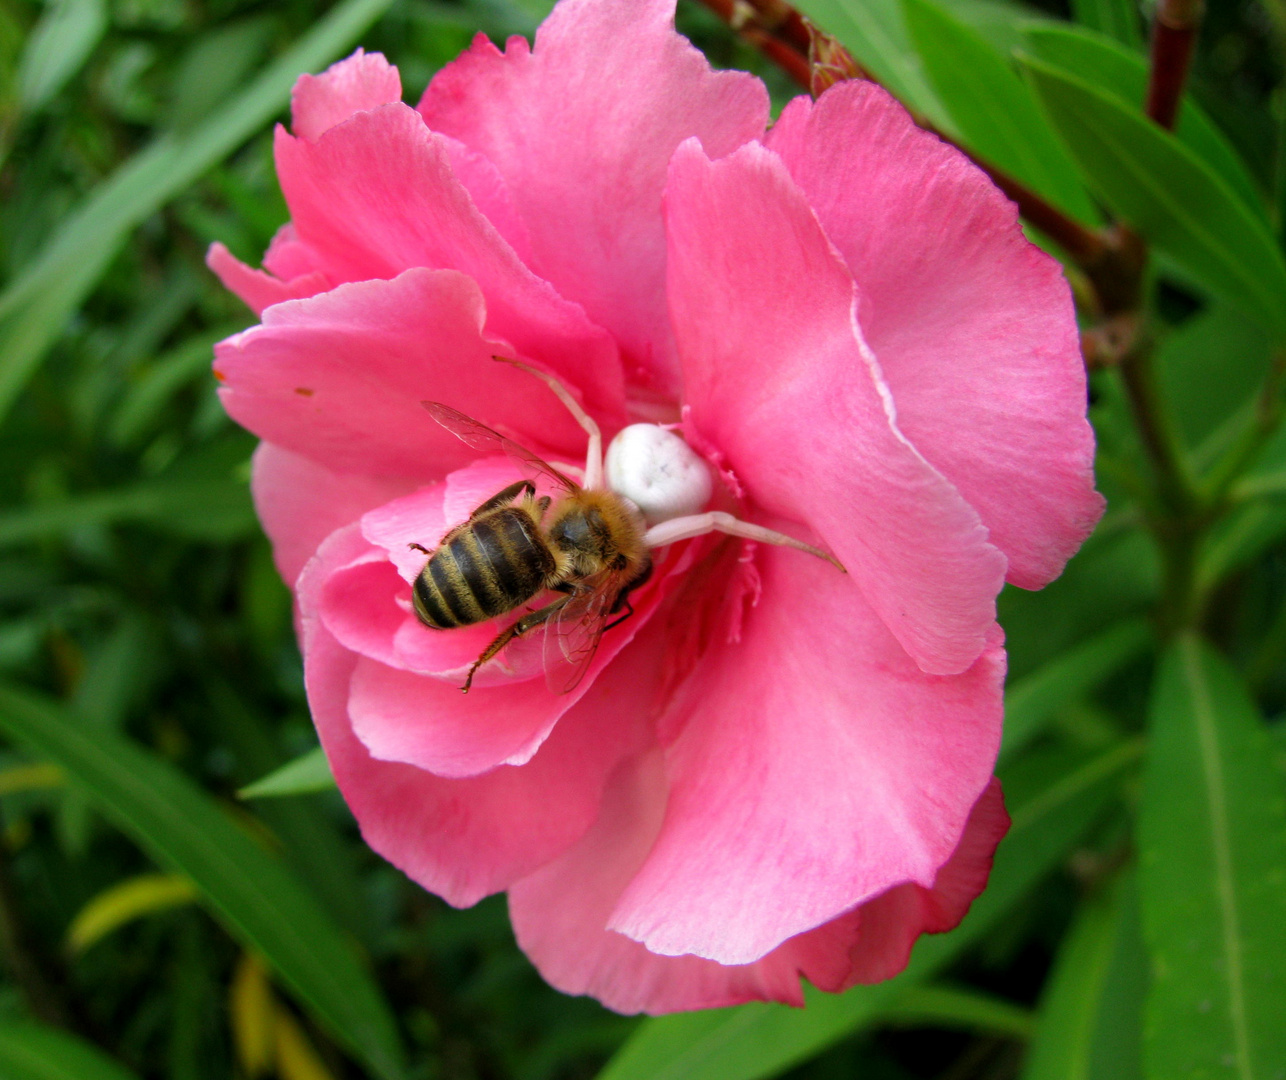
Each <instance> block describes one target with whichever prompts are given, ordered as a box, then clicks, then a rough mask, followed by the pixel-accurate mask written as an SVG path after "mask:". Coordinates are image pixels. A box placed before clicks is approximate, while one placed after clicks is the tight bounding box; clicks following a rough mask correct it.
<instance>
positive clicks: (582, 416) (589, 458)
mask: <svg viewBox="0 0 1286 1080" xmlns="http://www.w3.org/2000/svg"><path fill="white" fill-rule="evenodd" d="M496 359H497V360H505V361H506V362H507V363H510V364H513V365H514V366H515V367H518V368H522V369H523V370H524V371H527V372H530V373H531V374H532V375H535V376H536V378H538V379H540V380H541V381H542V382H543V383H545V385H547V386H548V387H549V388H550V389H551V390H552V391H553V392H554V393H555V394H556V395H557V396H558V400H559V401H561V402H562V403H563V404H564V405H565V406H566V407H567V410H568V411H569V412H570V413H571V414H572V416H574V417H575V418H576V422H577V423H578V424H580V426H581V427H582V428H583V429H584V431H585V433H586V435H588V436H589V446H588V449H587V451H586V455H585V474H584V481H583V483H582V485H581V486H582V487H584V488H586V489H587V490H591V491H592V490H595V489H601V488H606V489H607V490H609V491H612V492H614V493H615V494H617V495H620V496H621V497H622V498H624V499H627V500H629V502H630V503H632V504H633V505H634V507H635V508H637V509H638V511H639V513H640V514H641V515H642V516H643V520H644V521H645V522H646V523H647V525H648V529H647V532H646V533H645V534H644V536H643V542H644V544H645V545H646V546H647V547H648V548H649V549H651V548H659V547H665V546H666V545H667V544H673V543H677V542H678V541H679V540H691V539H693V538H694V537H697V536H704V535H706V534H707V533H711V532H721V533H727V534H728V535H729V536H740V537H742V538H744V539H746V540H755V541H758V542H759V543H762V544H777V545H780V546H782V547H792V548H797V549H798V550H800V551H806V552H808V553H809V554H810V555H816V556H817V557H818V558H821V559H825V560H826V561H827V562H829V563H831V564H833V565H834V566H836V567H837V568H838V569H839V570H841V571H843V572H844V573H847V571H846V570H844V566H843V564H842V563H840V562H839V560H838V559H835V558H834V557H833V556H831V555H828V554H826V552H824V551H821V550H819V549H818V548H815V547H813V546H812V545H811V544H805V543H804V542H803V541H802V540H796V539H795V538H794V537H793V536H787V535H786V534H785V533H779V532H776V531H774V530H772V529H765V528H764V527H763V526H761V525H754V524H751V523H750V522H749V521H742V520H741V519H740V518H736V517H733V516H732V515H731V514H728V513H725V512H723V511H721V510H708V511H706V512H704V513H700V512H699V511H700V510H701V508H702V507H704V506H705V505H706V504H707V503H708V502H709V501H710V496H711V494H712V492H713V489H714V484H713V481H712V480H711V476H710V467H709V465H707V464H706V462H705V460H704V459H703V458H702V457H701V456H700V455H698V454H697V453H696V452H695V451H694V450H693V449H692V448H691V447H690V446H689V445H688V444H687V443H686V442H685V441H684V440H683V439H682V438H681V437H680V436H679V435H676V434H675V433H674V432H673V431H670V430H668V429H666V428H664V427H662V426H661V425H659V424H631V425H629V427H626V428H622V429H621V430H620V431H619V432H617V433H616V437H615V438H613V439H612V443H611V445H610V446H609V447H608V448H607V455H606V458H604V455H603V435H602V432H601V431H599V428H598V424H597V423H595V422H594V418H593V417H591V416H590V415H589V414H588V413H587V412H586V411H585V410H584V409H582V408H581V406H580V403H579V402H578V401H577V400H576V399H575V398H574V397H572V395H571V394H570V393H569V392H568V390H567V388H566V387H565V386H563V384H562V383H561V382H559V381H558V380H557V379H556V378H554V377H553V376H552V375H547V374H545V373H544V372H542V371H537V370H536V369H535V368H533V367H529V366H528V365H527V364H524V363H521V362H520V361H516V360H508V359H507V358H506V357H496Z"/></svg>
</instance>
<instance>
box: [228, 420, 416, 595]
mask: <svg viewBox="0 0 1286 1080" xmlns="http://www.w3.org/2000/svg"><path fill="white" fill-rule="evenodd" d="M250 490H251V493H252V494H253V495H254V501H255V510H256V511H257V512H258V514H259V520H260V522H262V524H263V527H264V531H265V532H266V533H267V534H268V538H269V539H270V540H271V541H272V552H273V557H274V558H275V560H276V562H277V569H278V570H279V571H280V572H281V576H282V578H283V580H284V581H285V582H286V584H287V585H291V586H293V585H294V583H295V579H296V578H298V577H299V572H300V571H301V570H302V569H303V568H304V564H305V563H306V562H307V561H308V560H309V559H311V558H312V556H313V553H314V552H316V550H317V548H318V546H319V545H320V544H321V542H322V541H323V540H325V539H326V537H328V536H329V535H330V534H331V533H333V532H334V531H335V530H336V529H339V528H342V527H343V526H345V525H349V524H351V523H352V522H354V521H357V520H358V519H359V518H360V517H361V516H362V515H363V514H364V513H365V512H366V511H367V510H369V509H371V508H372V507H375V506H380V505H382V504H384V503H387V502H388V501H389V500H390V499H393V498H396V497H397V496H399V495H401V494H402V493H403V492H404V491H405V490H406V484H405V483H404V482H399V481H395V480H380V479H377V478H374V477H370V476H359V475H354V474H352V473H337V472H333V471H331V470H330V469H327V468H324V467H323V466H321V465H318V464H317V463H316V462H314V461H311V460H309V459H308V458H306V457H302V456H300V455H299V454H295V453H292V452H291V451H289V450H283V449H282V448H281V447H280V446H274V445H273V444H272V443H267V442H265V443H260V444H259V448H258V449H257V450H256V451H255V454H254V459H253V464H252V470H251V476H250Z"/></svg>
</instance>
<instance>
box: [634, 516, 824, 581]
mask: <svg viewBox="0 0 1286 1080" xmlns="http://www.w3.org/2000/svg"><path fill="white" fill-rule="evenodd" d="M711 532H721V533H727V534H728V535H729V536H740V537H742V538H744V539H746V540H758V541H759V542H760V543H762V544H778V545H780V546H782V547H793V548H797V549H798V550H800V551H807V552H808V553H809V554H810V555H816V556H817V557H818V558H819V559H825V560H826V561H827V562H828V563H830V564H831V565H832V566H834V567H835V568H836V569H837V570H839V571H840V572H841V573H844V574H847V573H848V571H847V570H845V569H844V564H843V563H841V562H840V561H839V560H838V559H837V558H835V557H834V556H833V555H827V554H826V552H824V551H822V550H820V549H819V548H815V547H813V546H812V545H811V544H805V543H804V542H803V541H802V540H796V539H795V538H794V537H793V536H787V535H786V534H785V533H779V532H774V531H773V530H772V529H765V528H764V527H763V526H762V525H752V524H751V523H750V522H749V521H742V520H741V519H740V518H735V517H733V516H732V515H731V514H725V513H724V512H723V511H722V510H712V511H710V512H709V513H706V514H692V515H690V516H689V517H680V518H672V519H671V520H669V521H663V522H661V524H660V525H653V526H652V527H651V528H650V529H648V531H647V533H646V534H645V535H644V537H643V542H644V543H645V544H646V545H647V546H648V547H650V548H655V547H664V546H665V545H666V544H673V543H674V542H675V541H677V540H691V539H692V538H693V537H694V536H704V535H705V534H706V533H711Z"/></svg>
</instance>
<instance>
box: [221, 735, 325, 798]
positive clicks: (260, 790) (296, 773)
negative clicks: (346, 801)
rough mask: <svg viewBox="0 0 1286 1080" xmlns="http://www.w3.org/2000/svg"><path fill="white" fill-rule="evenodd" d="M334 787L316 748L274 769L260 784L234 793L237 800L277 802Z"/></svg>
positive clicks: (254, 784) (323, 751)
mask: <svg viewBox="0 0 1286 1080" xmlns="http://www.w3.org/2000/svg"><path fill="white" fill-rule="evenodd" d="M334 786H335V777H334V776H332V775H331V771H330V762H328V761H327V760H326V751H325V750H323V749H322V748H321V747H320V746H318V747H316V748H314V749H312V750H309V751H308V752H307V753H306V754H301V755H300V756H299V757H297V758H295V760H294V761H288V762H286V764H285V765H283V766H282V767H281V768H280V769H274V770H273V771H272V772H270V773H269V774H268V775H267V776H265V777H264V778H263V779H262V780H256V781H255V782H254V783H253V784H248V785H247V786H246V787H243V788H242V789H241V790H240V791H238V792H237V797H238V798H241V799H279V798H281V797H282V796H283V795H311V794H312V793H313V792H315V791H328V790H329V789H331V788H333V787H334Z"/></svg>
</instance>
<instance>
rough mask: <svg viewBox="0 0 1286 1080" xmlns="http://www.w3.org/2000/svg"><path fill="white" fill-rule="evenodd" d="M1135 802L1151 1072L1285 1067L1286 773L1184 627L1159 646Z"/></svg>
mask: <svg viewBox="0 0 1286 1080" xmlns="http://www.w3.org/2000/svg"><path fill="white" fill-rule="evenodd" d="M1143 794H1144V801H1143V806H1142V808H1141V810H1140V813H1139V829H1138V840H1139V852H1140V858H1141V863H1140V889H1141V894H1142V906H1143V926H1144V933H1145V937H1146V940H1147V943H1148V947H1149V950H1150V952H1151V954H1152V961H1153V988H1152V993H1151V995H1150V996H1149V998H1148V1003H1147V1013H1146V1015H1147V1024H1146V1039H1145V1043H1144V1055H1145V1062H1146V1064H1147V1067H1148V1073H1149V1075H1150V1076H1154V1077H1166V1078H1171V1077H1176V1078H1181V1077H1194V1078H1196V1077H1208V1076H1227V1077H1232V1078H1235V1080H1276V1078H1277V1077H1280V1076H1281V1070H1282V1069H1283V1068H1284V1067H1286V1024H1284V1023H1282V1018H1283V1017H1286V965H1283V957H1286V786H1283V784H1282V783H1281V777H1280V776H1279V775H1278V773H1277V772H1276V770H1275V769H1274V767H1273V760H1272V749H1271V744H1270V742H1269V739H1268V735H1267V731H1266V729H1265V727H1264V725H1263V722H1262V721H1261V720H1260V718H1259V715H1258V712H1257V710H1256V708H1255V705H1254V703H1253V702H1252V701H1251V699H1250V696H1249V694H1248V693H1247V692H1246V689H1245V687H1244V686H1243V685H1242V683H1241V682H1240V680H1239V679H1238V677H1237V675H1236V673H1235V672H1234V671H1233V670H1232V669H1231V668H1230V667H1229V666H1228V664H1227V663H1226V661H1224V660H1223V659H1221V658H1220V657H1219V656H1218V655H1217V654H1216V653H1215V652H1214V651H1213V650H1212V649H1211V648H1210V647H1209V646H1208V645H1206V644H1205V643H1204V642H1202V641H1200V640H1199V639H1198V638H1197V637H1196V636H1194V635H1185V636H1183V637H1181V638H1179V640H1178V641H1177V642H1176V643H1175V644H1174V645H1173V646H1172V647H1171V649H1170V651H1169V652H1168V653H1167V654H1166V656H1165V657H1164V658H1163V660H1162V663H1161V668H1160V671H1159V673H1158V675H1157V680H1156V686H1155V689H1154V695H1153V699H1152V706H1151V719H1150V737H1149V747H1148V758H1147V766H1146V769H1145V774H1144V791H1143Z"/></svg>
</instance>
